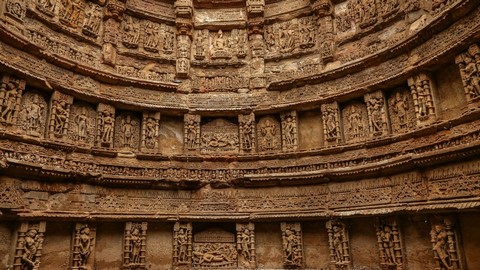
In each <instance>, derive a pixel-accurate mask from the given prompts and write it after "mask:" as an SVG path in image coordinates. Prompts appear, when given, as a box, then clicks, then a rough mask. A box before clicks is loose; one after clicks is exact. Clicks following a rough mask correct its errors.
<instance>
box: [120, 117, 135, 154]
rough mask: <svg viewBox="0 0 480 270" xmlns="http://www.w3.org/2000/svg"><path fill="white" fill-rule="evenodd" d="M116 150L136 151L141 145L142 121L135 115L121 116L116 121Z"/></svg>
mask: <svg viewBox="0 0 480 270" xmlns="http://www.w3.org/2000/svg"><path fill="white" fill-rule="evenodd" d="M115 123H116V125H115V148H117V149H120V150H126V151H135V150H137V149H138V146H139V145H140V119H139V118H138V117H137V116H136V115H135V114H133V113H130V112H126V113H121V114H119V115H118V116H117V117H116V119H115Z"/></svg>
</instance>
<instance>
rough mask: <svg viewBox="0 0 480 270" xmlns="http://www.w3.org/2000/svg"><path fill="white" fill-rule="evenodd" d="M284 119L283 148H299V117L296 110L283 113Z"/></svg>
mask: <svg viewBox="0 0 480 270" xmlns="http://www.w3.org/2000/svg"><path fill="white" fill-rule="evenodd" d="M280 118H281V120H282V149H283V150H284V151H288V150H296V149H297V148H298V117H297V112H296V111H291V112H287V113H283V114H282V115H281V116H280Z"/></svg>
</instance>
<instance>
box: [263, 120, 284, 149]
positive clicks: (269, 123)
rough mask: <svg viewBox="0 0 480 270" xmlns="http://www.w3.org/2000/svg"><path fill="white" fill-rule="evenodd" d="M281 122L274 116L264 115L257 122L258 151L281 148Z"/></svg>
mask: <svg viewBox="0 0 480 270" xmlns="http://www.w3.org/2000/svg"><path fill="white" fill-rule="evenodd" d="M280 133H281V132H280V123H279V122H278V120H277V119H275V118H274V117H272V116H264V117H262V118H261V119H260V120H259V121H258V123H257V140H258V142H257V143H258V151H259V152H266V151H276V150H280V149H281V137H280V135H281V134H280Z"/></svg>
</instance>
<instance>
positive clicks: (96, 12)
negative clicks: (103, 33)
mask: <svg viewBox="0 0 480 270" xmlns="http://www.w3.org/2000/svg"><path fill="white" fill-rule="evenodd" d="M101 24H102V8H101V7H100V6H99V5H96V4H93V3H90V4H89V6H88V7H87V8H86V12H85V18H84V20H83V29H82V33H83V34H84V35H86V36H89V37H92V38H97V37H98V34H99V32H100V26H101Z"/></svg>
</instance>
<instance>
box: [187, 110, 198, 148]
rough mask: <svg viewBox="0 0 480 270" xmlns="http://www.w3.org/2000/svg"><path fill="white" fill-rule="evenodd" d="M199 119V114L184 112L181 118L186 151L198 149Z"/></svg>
mask: <svg viewBox="0 0 480 270" xmlns="http://www.w3.org/2000/svg"><path fill="white" fill-rule="evenodd" d="M200 121H201V116H200V115H196V114H185V115H184V120H183V128H184V146H183V148H184V149H185V150H186V151H197V150H200Z"/></svg>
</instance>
